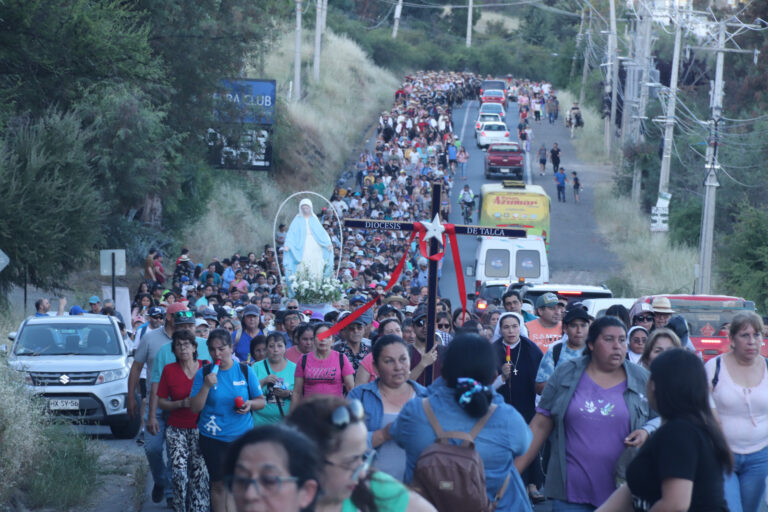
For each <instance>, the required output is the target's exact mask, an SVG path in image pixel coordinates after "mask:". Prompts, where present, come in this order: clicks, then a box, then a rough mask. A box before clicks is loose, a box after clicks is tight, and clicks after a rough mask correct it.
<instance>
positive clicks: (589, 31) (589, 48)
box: [579, 11, 592, 108]
mask: <svg viewBox="0 0 768 512" xmlns="http://www.w3.org/2000/svg"><path fill="white" fill-rule="evenodd" d="M591 56H592V11H589V24H588V25H587V47H586V48H585V50H584V69H582V71H581V90H580V91H579V107H580V108H584V106H583V105H584V95H585V94H586V88H587V77H588V76H589V59H590V57H591Z"/></svg>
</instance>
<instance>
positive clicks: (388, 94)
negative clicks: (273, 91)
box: [182, 30, 398, 261]
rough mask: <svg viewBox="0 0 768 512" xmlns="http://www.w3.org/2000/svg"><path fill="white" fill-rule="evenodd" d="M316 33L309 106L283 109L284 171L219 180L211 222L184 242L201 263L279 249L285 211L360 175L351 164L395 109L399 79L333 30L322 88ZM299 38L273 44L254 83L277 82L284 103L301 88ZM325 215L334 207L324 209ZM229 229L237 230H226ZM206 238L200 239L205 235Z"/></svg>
mask: <svg viewBox="0 0 768 512" xmlns="http://www.w3.org/2000/svg"><path fill="white" fill-rule="evenodd" d="M313 41H314V32H313V31H311V30H307V31H305V32H304V42H303V44H302V62H303V66H302V68H303V69H304V70H305V72H304V73H303V74H302V75H303V76H302V80H303V83H302V89H303V90H304V94H302V100H301V101H300V102H295V103H294V102H291V103H287V102H285V103H281V104H279V105H281V109H280V113H279V114H280V117H279V125H280V127H279V130H280V133H279V139H280V141H281V144H280V147H279V148H278V151H279V156H278V157H277V158H279V167H278V169H277V170H275V171H274V172H271V173H269V174H267V173H260V172H251V173H247V172H245V173H239V172H232V171H222V172H223V173H227V179H222V180H217V182H216V184H215V185H214V186H213V190H212V195H211V199H210V201H209V202H208V207H207V208H205V213H204V214H203V216H202V217H201V218H200V219H199V220H197V221H196V222H195V223H194V224H192V225H191V226H190V227H189V229H188V230H186V231H185V236H184V237H182V239H184V240H186V242H185V244H186V247H188V248H189V249H190V250H191V251H192V252H193V254H195V257H196V258H199V259H200V260H204V261H208V260H209V259H210V258H212V257H214V256H217V257H220V256H221V255H222V254H231V253H232V252H233V251H236V250H240V251H244V250H249V249H254V248H259V249H260V248H261V247H260V246H259V245H258V244H264V243H270V244H271V243H272V223H273V220H274V218H275V214H276V213H277V210H278V207H279V206H280V203H281V202H282V201H283V200H284V199H285V198H286V197H288V195H290V194H291V193H293V192H297V191H300V190H312V191H314V192H317V193H319V194H322V195H324V196H325V197H329V196H330V194H331V192H332V191H333V187H334V186H335V184H336V180H337V179H338V177H339V176H340V175H341V174H342V173H343V172H344V171H347V170H350V169H352V165H351V164H352V163H353V162H349V159H350V157H353V158H354V156H355V155H353V153H354V150H355V148H356V147H358V146H359V145H360V143H361V139H362V138H363V135H364V134H365V132H366V131H367V130H368V128H369V127H371V126H372V124H373V123H374V121H375V119H377V114H378V113H379V112H380V111H382V110H383V109H385V108H388V107H389V106H390V105H391V104H392V101H393V93H394V90H395V89H396V88H397V85H398V81H397V77H396V76H395V75H394V74H393V73H392V72H391V71H388V70H386V69H383V68H381V67H379V66H376V65H375V64H374V63H373V61H372V60H371V59H370V57H369V56H367V55H366V54H365V52H364V51H363V50H362V49H361V48H360V47H359V46H358V45H357V44H355V42H354V41H352V40H350V39H349V38H348V37H345V36H340V35H337V34H335V33H334V32H333V31H332V30H327V31H326V35H325V43H324V44H325V46H324V48H323V52H322V54H321V62H322V73H321V75H320V81H319V82H315V81H314V80H313V79H312V73H311V66H312V58H313V53H312V51H313V46H312V44H313ZM294 48H295V46H294V35H293V33H292V32H290V31H289V30H285V31H284V34H283V35H282V36H280V37H279V38H277V39H276V40H275V41H274V42H273V46H272V48H271V50H270V52H269V55H268V56H267V57H266V58H265V59H264V60H263V62H261V60H260V57H259V56H258V55H251V56H250V62H249V64H248V65H247V68H246V75H248V76H252V75H255V74H257V71H256V69H255V67H256V66H257V65H263V67H264V71H263V74H264V76H269V77H270V78H274V79H276V80H277V82H278V84H279V95H280V97H281V99H284V98H285V97H286V95H287V91H288V83H289V82H290V81H291V80H293V55H294ZM313 201H314V202H315V203H316V204H315V206H317V207H325V206H326V205H320V204H317V202H318V201H317V200H314V199H313ZM297 204H298V201H297V202H296V203H295V204H291V205H286V207H285V208H284V209H283V211H282V218H283V220H284V221H286V220H290V219H292V218H293V216H294V215H295V214H296V211H295V210H294V208H295V207H296V205H297ZM222 226H229V227H230V229H221V227H222ZM201 233H202V234H204V236H199V235H200V234H201Z"/></svg>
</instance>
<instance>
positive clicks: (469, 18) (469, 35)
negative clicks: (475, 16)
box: [467, 0, 473, 48]
mask: <svg viewBox="0 0 768 512" xmlns="http://www.w3.org/2000/svg"><path fill="white" fill-rule="evenodd" d="M467 1H468V2H469V9H467V48H470V47H471V46H472V4H473V0H467Z"/></svg>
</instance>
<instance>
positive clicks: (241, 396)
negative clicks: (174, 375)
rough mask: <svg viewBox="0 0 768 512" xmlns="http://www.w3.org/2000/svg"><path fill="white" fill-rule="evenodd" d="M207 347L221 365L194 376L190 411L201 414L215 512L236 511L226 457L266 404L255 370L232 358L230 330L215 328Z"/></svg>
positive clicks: (201, 434) (202, 434)
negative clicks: (253, 413)
mask: <svg viewBox="0 0 768 512" xmlns="http://www.w3.org/2000/svg"><path fill="white" fill-rule="evenodd" d="M207 344H208V351H209V352H210V354H211V356H212V357H213V360H214V361H219V364H218V365H213V367H211V365H208V366H204V367H203V368H201V369H200V370H198V371H197V374H195V380H194V382H193V383H192V391H191V393H190V396H191V400H190V409H191V410H192V412H193V413H195V414H199V415H200V416H199V417H198V420H197V426H198V428H199V429H200V451H201V452H202V454H203V458H204V459H205V465H206V466H207V468H208V474H209V475H210V481H211V506H212V509H213V511H214V512H223V511H224V510H232V509H233V508H234V507H233V506H232V504H231V503H229V501H231V497H230V496H229V495H228V493H227V488H226V485H225V483H224V476H225V475H224V472H223V470H222V467H223V466H222V464H223V462H224V456H225V455H226V453H227V452H228V451H229V446H230V444H231V443H233V442H234V441H235V440H236V439H237V438H238V437H240V436H241V435H243V434H245V433H246V432H248V431H249V430H251V429H252V428H253V417H252V416H251V411H257V410H260V409H263V408H264V406H265V405H266V401H265V400H264V396H263V394H262V392H261V386H259V379H258V377H257V376H256V373H254V371H253V368H251V367H249V366H246V365H244V364H241V363H235V361H234V360H233V359H232V338H231V337H230V334H229V331H227V330H226V329H214V330H213V332H211V334H210V335H209V336H208V343H207ZM216 366H218V368H216ZM204 374H205V375H204ZM238 406H239V407H238Z"/></svg>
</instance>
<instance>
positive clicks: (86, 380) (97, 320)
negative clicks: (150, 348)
mask: <svg viewBox="0 0 768 512" xmlns="http://www.w3.org/2000/svg"><path fill="white" fill-rule="evenodd" d="M8 337H9V339H10V340H11V341H13V344H12V345H11V349H10V354H9V357H8V364H9V365H10V366H11V368H13V369H14V370H16V371H19V372H22V373H23V374H24V379H25V381H26V384H27V386H29V388H30V390H31V391H32V392H34V393H36V394H38V395H40V396H42V397H43V398H45V400H46V401H47V404H48V409H49V410H50V411H51V412H53V413H55V414H58V415H61V416H66V417H69V418H72V419H74V420H77V421H81V422H85V423H100V424H105V425H108V426H109V428H110V430H111V431H112V434H113V435H114V436H115V437H117V438H120V439H130V438H133V437H135V436H136V434H137V433H138V431H139V426H140V418H139V416H138V415H136V417H134V418H133V419H132V418H130V417H129V416H128V411H127V410H126V407H125V405H126V397H127V395H128V374H129V373H130V368H131V364H133V356H132V354H131V351H130V349H129V347H128V345H127V344H126V343H125V341H124V340H123V338H122V336H120V330H119V328H118V326H117V321H116V320H115V318H114V317H112V316H104V315H90V314H88V315H81V316H45V317H30V318H27V319H26V320H24V322H22V324H21V327H20V328H19V330H18V332H12V333H11V334H10V335H9V336H8Z"/></svg>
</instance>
